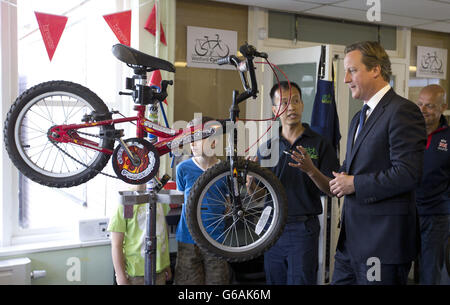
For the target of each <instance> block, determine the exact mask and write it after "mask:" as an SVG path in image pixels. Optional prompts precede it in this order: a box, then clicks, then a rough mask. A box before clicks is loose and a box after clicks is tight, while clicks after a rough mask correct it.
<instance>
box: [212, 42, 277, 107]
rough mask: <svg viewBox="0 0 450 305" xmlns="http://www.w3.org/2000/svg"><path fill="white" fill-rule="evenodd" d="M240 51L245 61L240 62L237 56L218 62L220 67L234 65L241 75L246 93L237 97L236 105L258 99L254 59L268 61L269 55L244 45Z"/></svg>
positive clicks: (221, 59) (230, 56)
mask: <svg viewBox="0 0 450 305" xmlns="http://www.w3.org/2000/svg"><path fill="white" fill-rule="evenodd" d="M239 51H240V52H241V54H242V55H243V56H244V58H245V60H240V59H239V58H238V57H236V56H235V55H229V56H227V57H223V58H220V59H218V60H217V64H218V65H226V64H229V65H233V66H235V67H236V68H237V69H238V70H239V73H240V76H241V82H242V86H243V87H244V90H245V92H242V93H241V94H239V95H238V96H236V103H237V104H239V103H240V102H243V101H244V100H246V99H248V98H249V97H253V98H256V96H257V95H258V85H257V82H256V75H255V66H254V64H253V58H254V57H261V58H264V59H267V57H268V56H267V53H263V52H258V51H257V50H256V48H255V47H254V46H252V45H249V44H247V43H246V44H244V45H242V46H241V47H240V48H239ZM246 72H249V75H250V84H251V85H249V83H248V81H247V76H246V74H245V73H246Z"/></svg>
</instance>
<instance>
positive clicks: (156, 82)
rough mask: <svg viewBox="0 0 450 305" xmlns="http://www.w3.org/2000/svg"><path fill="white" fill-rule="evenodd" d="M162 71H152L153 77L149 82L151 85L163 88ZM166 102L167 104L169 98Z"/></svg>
mask: <svg viewBox="0 0 450 305" xmlns="http://www.w3.org/2000/svg"><path fill="white" fill-rule="evenodd" d="M161 80H162V77H161V72H160V71H159V70H155V71H153V72H152V77H151V78H150V82H149V83H148V84H149V85H150V86H156V87H158V88H159V89H160V90H161ZM164 103H165V104H166V105H167V100H164Z"/></svg>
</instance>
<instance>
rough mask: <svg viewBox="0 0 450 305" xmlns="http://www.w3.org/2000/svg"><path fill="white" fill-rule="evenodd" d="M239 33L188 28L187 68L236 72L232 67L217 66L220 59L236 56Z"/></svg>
mask: <svg viewBox="0 0 450 305" xmlns="http://www.w3.org/2000/svg"><path fill="white" fill-rule="evenodd" d="M236 52H237V32H236V31H225V30H219V29H211V28H202V27H195V26H188V27H187V54H186V57H187V66H188V67H197V68H210V69H227V70H234V69H235V68H234V67H233V66H232V65H222V66H219V65H218V64H216V61H217V60H218V59H219V58H222V57H226V56H228V55H236Z"/></svg>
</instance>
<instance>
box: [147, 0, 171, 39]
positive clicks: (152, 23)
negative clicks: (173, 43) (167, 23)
mask: <svg viewBox="0 0 450 305" xmlns="http://www.w3.org/2000/svg"><path fill="white" fill-rule="evenodd" d="M144 28H145V29H146V30H147V31H149V32H150V34H152V35H153V36H156V6H155V5H153V9H152V12H151V13H150V16H148V18H147V21H146V22H145V27H144ZM159 31H160V41H161V42H162V43H163V44H164V45H166V46H167V42H166V35H164V29H163V26H162V23H160V26H159Z"/></svg>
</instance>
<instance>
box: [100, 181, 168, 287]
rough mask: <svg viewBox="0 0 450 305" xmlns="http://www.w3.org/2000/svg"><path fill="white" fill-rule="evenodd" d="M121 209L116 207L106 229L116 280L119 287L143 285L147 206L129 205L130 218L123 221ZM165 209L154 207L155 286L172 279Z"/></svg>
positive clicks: (159, 204) (164, 207)
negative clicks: (131, 213)
mask: <svg viewBox="0 0 450 305" xmlns="http://www.w3.org/2000/svg"><path fill="white" fill-rule="evenodd" d="M144 187H145V185H144ZM140 189H142V187H141V186H140ZM123 210H124V208H123V205H122V204H119V206H118V208H117V210H116V213H115V214H114V215H113V216H112V217H111V219H110V222H109V226H108V231H110V232H111V253H112V260H113V265H114V270H115V273H116V281H117V284H119V285H128V284H131V285H143V284H144V274H145V236H146V212H147V205H146V204H145V203H143V204H136V205H133V217H132V218H130V219H126V218H124V212H123ZM169 210H170V207H169V205H168V204H161V203H157V204H156V241H157V242H156V283H155V284H156V285H164V284H165V283H166V280H169V279H170V278H171V277H172V274H171V271H170V256H169V242H168V237H167V223H166V218H165V216H166V215H167V213H168V212H169Z"/></svg>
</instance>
